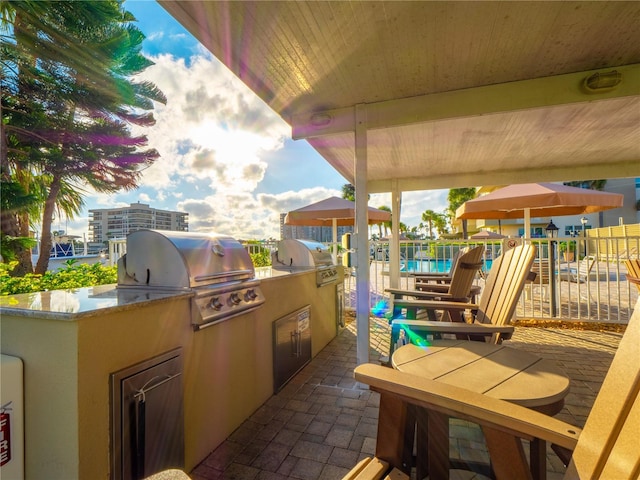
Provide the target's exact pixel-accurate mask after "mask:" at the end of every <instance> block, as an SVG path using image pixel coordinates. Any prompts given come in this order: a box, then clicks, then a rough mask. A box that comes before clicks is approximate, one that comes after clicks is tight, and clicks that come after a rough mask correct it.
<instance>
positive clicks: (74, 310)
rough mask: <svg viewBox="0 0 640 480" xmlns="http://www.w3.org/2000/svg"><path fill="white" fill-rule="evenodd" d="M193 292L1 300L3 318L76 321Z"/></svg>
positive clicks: (85, 292)
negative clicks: (12, 316)
mask: <svg viewBox="0 0 640 480" xmlns="http://www.w3.org/2000/svg"><path fill="white" fill-rule="evenodd" d="M314 271H315V269H313V268H310V269H304V270H294V271H291V270H286V269H285V270H279V269H274V268H271V267H260V268H256V274H255V278H256V279H257V280H260V281H269V280H271V279H276V278H278V277H283V276H291V275H298V274H307V273H310V272H314ZM193 295H194V293H193V291H190V290H189V291H181V290H157V289H153V290H149V289H143V288H116V284H111V285H100V286H96V287H84V288H76V289H71V290H51V291H48V292H35V293H21V294H17V295H7V296H0V315H14V316H21V317H35V318H48V319H58V320H76V319H78V318H82V317H90V316H95V315H100V314H103V313H105V311H107V310H108V311H117V310H128V309H131V308H139V307H140V306H142V305H144V304H145V303H151V302H158V301H169V300H170V299H175V298H178V297H181V296H184V297H191V296H193Z"/></svg>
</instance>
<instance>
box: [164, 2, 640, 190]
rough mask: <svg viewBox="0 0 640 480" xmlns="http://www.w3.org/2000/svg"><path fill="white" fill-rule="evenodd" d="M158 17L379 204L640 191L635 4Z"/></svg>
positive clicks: (347, 7)
mask: <svg viewBox="0 0 640 480" xmlns="http://www.w3.org/2000/svg"><path fill="white" fill-rule="evenodd" d="M159 3H160V4H161V5H162V6H163V7H164V8H165V9H166V10H167V11H168V12H169V13H170V14H171V15H173V16H174V17H175V18H176V19H177V20H178V21H179V22H180V23H182V24H183V25H184V26H185V27H186V28H187V29H188V30H189V31H190V32H191V33H192V34H193V35H194V36H195V37H196V38H198V39H199V40H200V42H201V43H202V44H203V45H204V46H205V47H206V48H208V49H209V50H210V51H211V52H213V54H214V55H215V56H216V57H217V58H219V59H220V60H221V61H222V62H223V63H224V64H225V65H227V67H228V68H229V69H230V70H231V71H233V72H234V73H235V74H236V75H237V76H238V77H239V78H240V79H242V80H243V81H244V82H245V83H246V84H247V85H248V86H249V87H250V88H251V89H252V90H253V91H254V92H255V93H256V94H257V95H258V96H260V97H261V98H262V99H263V100H264V101H265V102H266V103H267V104H268V105H269V106H270V107H271V108H272V109H273V110H274V111H276V112H277V113H279V114H280V115H281V116H282V118H283V119H284V120H285V121H287V122H288V123H289V124H290V125H291V127H292V135H293V137H294V138H296V139H306V140H307V141H308V142H309V143H310V144H311V145H312V146H313V147H314V148H315V149H316V150H317V151H318V152H319V153H320V155H322V156H323V157H324V158H325V159H326V160H327V162H329V163H330V164H331V165H332V166H333V167H334V168H335V169H336V170H338V171H339V172H340V173H341V174H342V175H343V176H344V177H345V179H346V180H347V181H349V182H351V183H355V182H354V178H355V162H354V158H355V146H354V138H355V135H354V131H355V128H356V123H357V122H359V123H360V124H361V125H362V124H364V126H365V127H366V130H367V137H366V138H367V152H368V153H367V178H368V183H367V185H368V190H369V192H387V191H391V190H392V186H393V185H397V187H398V189H399V190H400V191H407V190H425V189H436V188H454V187H466V186H477V185H491V184H511V183H528V182H537V181H565V180H586V179H597V178H615V177H618V178H622V177H634V176H640V2H637V1H632V2H608V1H601V2H594V1H587V2H564V1H563V2H560V1H552V2H543V1H534V2H520V1H518V2H489V1H479V2H447V1H441V2H431V1H406V2H405V1H372V2H368V1H335V2H331V1H309V2H306V1H304V2H303V1H299V2H294V1H268V0H267V1H257V2H252V1H230V2H229V1H224V2H217V1H197V0H189V1H168V0H160V1H159ZM612 72H615V73H612ZM594 74H598V75H599V81H600V82H604V81H607V80H608V79H609V77H615V78H619V79H620V83H619V84H618V85H617V86H615V87H611V88H608V87H605V88H601V89H589V88H587V87H585V80H586V79H587V78H588V77H592V76H593V75H594ZM594 78H595V77H594ZM356 118H357V121H356Z"/></svg>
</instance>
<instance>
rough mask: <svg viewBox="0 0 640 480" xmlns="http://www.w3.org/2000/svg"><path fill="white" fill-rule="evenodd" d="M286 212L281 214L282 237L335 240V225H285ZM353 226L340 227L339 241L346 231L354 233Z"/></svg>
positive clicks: (320, 240)
mask: <svg viewBox="0 0 640 480" xmlns="http://www.w3.org/2000/svg"><path fill="white" fill-rule="evenodd" d="M286 216H287V214H286V213H281V214H280V239H281V240H285V239H288V238H298V239H301V240H315V241H316V242H322V243H331V242H332V241H333V240H332V238H333V227H319V226H315V227H310V226H300V225H285V223H284V218H285V217H286ZM353 230H354V229H353V227H352V226H348V227H345V226H341V227H338V232H337V234H338V238H337V240H338V242H339V241H340V239H341V238H342V235H344V234H345V233H353Z"/></svg>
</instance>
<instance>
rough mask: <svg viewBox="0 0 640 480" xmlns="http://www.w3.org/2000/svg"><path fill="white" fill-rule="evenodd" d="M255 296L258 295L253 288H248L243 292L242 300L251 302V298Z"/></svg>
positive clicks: (253, 298)
mask: <svg viewBox="0 0 640 480" xmlns="http://www.w3.org/2000/svg"><path fill="white" fill-rule="evenodd" d="M257 296H258V294H257V293H256V292H255V291H254V290H253V288H250V289H249V290H247V291H246V292H245V294H244V301H245V302H251V301H252V300H255V298H256V297H257Z"/></svg>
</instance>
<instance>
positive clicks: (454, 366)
mask: <svg viewBox="0 0 640 480" xmlns="http://www.w3.org/2000/svg"><path fill="white" fill-rule="evenodd" d="M391 362H392V365H393V368H396V369H397V370H400V371H402V372H407V373H411V374H415V375H418V376H421V377H424V378H428V379H430V380H436V381H440V382H444V383H447V384H450V385H455V386H457V387H462V388H466V389H468V390H472V391H474V392H478V393H483V394H485V395H488V396H491V397H495V398H499V399H502V400H506V401H509V402H513V403H516V404H518V405H521V406H524V407H528V408H531V409H534V410H538V411H540V412H543V413H545V414H547V415H555V414H556V413H558V412H559V411H560V410H561V409H562V407H563V405H564V398H565V397H566V395H567V393H568V392H569V378H568V377H567V376H566V375H564V374H563V373H561V372H560V371H559V370H558V369H557V368H556V367H555V365H554V364H553V363H552V362H551V361H549V360H545V359H542V358H540V357H538V356H536V355H533V354H531V353H528V352H525V351H522V350H516V349H513V348H509V347H505V346H503V345H494V344H488V343H484V342H473V341H468V340H434V341H432V342H430V343H429V345H428V346H427V347H418V346H416V345H412V344H409V345H405V346H403V347H401V348H399V349H397V350H396V351H395V352H394V354H393V356H392V360H391ZM401 425H404V427H400V426H401ZM416 427H417V431H416V430H415V429H416ZM398 428H404V430H403V431H402V432H400V433H398ZM391 432H393V433H391ZM427 432H428V435H427ZM414 433H415V435H414ZM485 434H486V432H485ZM414 437H415V439H416V442H417V443H416V451H417V452H420V454H419V455H417V458H416V459H415V463H416V469H417V472H416V474H417V475H416V478H424V477H425V476H426V475H427V472H429V477H430V478H448V475H449V468H450V466H451V465H450V459H449V416H448V415H446V414H444V413H435V412H433V411H431V412H429V413H428V414H427V410H426V409H421V408H407V404H406V403H403V402H398V401H397V400H394V399H390V398H386V397H381V398H380V417H379V425H378V444H379V445H377V447H376V449H377V452H378V451H379V452H380V453H381V454H383V455H389V454H391V455H397V456H399V457H401V458H396V460H399V461H400V463H398V464H404V465H410V464H412V463H413V450H414V449H413V447H414V444H413V440H414ZM400 438H402V440H401V443H402V444H403V445H402V447H399V446H398V445H397V444H396V445H395V446H391V445H390V444H388V443H387V444H386V445H385V442H386V441H387V439H389V441H391V442H394V441H398V440H400ZM394 439H395V440H394ZM530 453H531V470H532V474H533V477H534V478H545V475H546V445H545V442H543V441H539V442H538V441H533V442H531V445H530ZM376 455H378V453H377V454H376Z"/></svg>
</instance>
